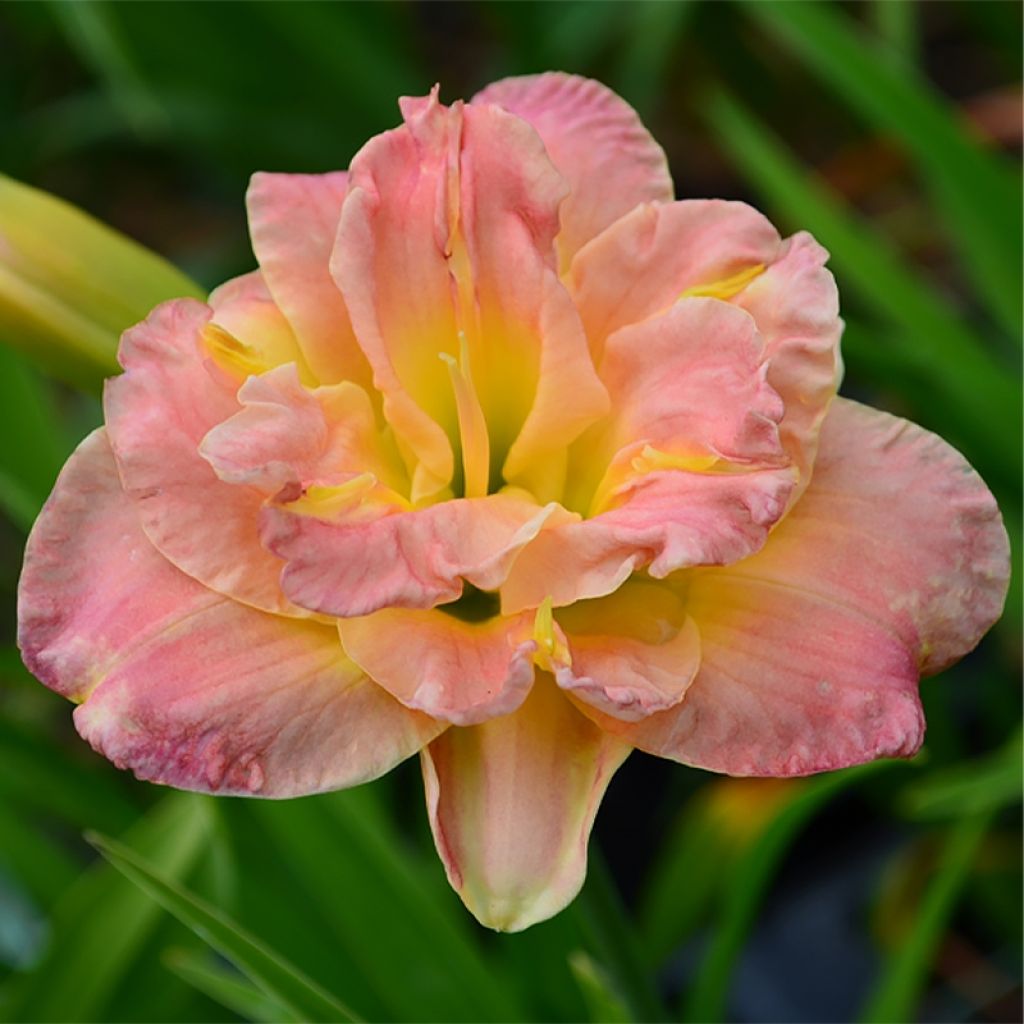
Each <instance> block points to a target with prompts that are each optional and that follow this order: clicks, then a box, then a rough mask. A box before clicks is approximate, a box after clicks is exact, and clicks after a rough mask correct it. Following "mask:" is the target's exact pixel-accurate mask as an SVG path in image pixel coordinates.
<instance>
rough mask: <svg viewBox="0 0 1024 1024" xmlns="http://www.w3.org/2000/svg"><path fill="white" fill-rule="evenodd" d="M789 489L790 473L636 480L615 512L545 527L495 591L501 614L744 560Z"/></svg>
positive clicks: (678, 472) (669, 473)
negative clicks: (643, 573)
mask: <svg viewBox="0 0 1024 1024" xmlns="http://www.w3.org/2000/svg"><path fill="white" fill-rule="evenodd" d="M793 485H794V474H793V472H792V471H791V470H788V469H763V470H754V471H751V472H745V473H694V472H689V471H687V470H682V469H675V470H664V471H655V472H650V473H646V474H644V475H642V476H638V477H636V478H635V480H634V481H632V482H631V483H630V484H629V485H628V487H627V489H626V491H625V492H624V493H622V494H621V495H620V497H621V500H622V504H620V505H619V506H618V507H616V508H613V509H611V510H610V511H607V512H602V513H601V514H600V515H597V516H594V518H592V519H586V520H582V521H576V522H570V523H562V524H555V525H552V527H551V528H550V529H546V530H542V531H541V532H540V533H539V534H538V535H537V537H536V538H535V539H534V540H533V541H532V542H531V543H530V544H529V545H528V546H527V547H526V548H525V549H524V550H523V551H522V552H521V553H520V554H519V556H518V557H517V558H516V560H515V562H514V563H513V565H512V568H511V570H510V572H509V574H508V578H507V579H506V580H505V582H504V583H503V584H502V585H501V606H502V611H503V612H504V613H505V614H508V615H511V614H514V613H515V612H518V611H520V610H522V609H523V608H533V607H536V606H537V605H539V604H540V603H541V602H542V601H543V600H544V599H545V598H546V597H550V598H551V599H552V601H553V603H554V604H555V606H559V605H568V604H572V602H574V601H580V600H584V599H586V598H592V597H603V596H604V595H605V594H610V593H611V592H612V591H613V590H615V589H617V588H618V587H619V585H620V584H622V583H623V582H624V581H625V580H627V579H628V578H629V576H630V575H631V574H632V573H633V572H635V571H637V570H638V569H640V568H642V567H643V566H645V565H646V566H647V567H648V572H649V573H650V575H651V576H653V577H655V578H656V579H662V578H664V577H665V576H667V575H668V574H669V573H671V572H675V571H676V570H677V569H682V568H687V567H692V566H702V565H728V564H729V563H731V562H735V561H738V560H739V559H741V558H745V557H746V556H748V555H750V554H751V553H752V552H754V551H757V550H758V549H759V548H760V547H761V546H762V545H763V544H764V542H765V540H766V539H767V537H768V531H769V530H770V529H771V527H772V526H774V525H775V523H776V522H778V520H779V518H780V517H781V516H782V514H783V512H784V511H785V508H786V503H787V501H788V499H789V495H790V493H791V492H792V490H793Z"/></svg>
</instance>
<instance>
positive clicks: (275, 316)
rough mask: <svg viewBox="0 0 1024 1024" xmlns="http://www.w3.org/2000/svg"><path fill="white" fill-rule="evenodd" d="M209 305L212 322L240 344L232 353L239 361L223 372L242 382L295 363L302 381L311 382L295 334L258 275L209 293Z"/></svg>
mask: <svg viewBox="0 0 1024 1024" xmlns="http://www.w3.org/2000/svg"><path fill="white" fill-rule="evenodd" d="M208 301H209V306H210V309H212V310H213V316H212V318H211V319H212V322H213V323H214V324H215V325H217V326H218V327H220V328H222V329H223V330H225V331H227V332H228V334H229V335H231V338H232V339H234V340H235V341H237V342H238V343H239V345H238V346H234V350H233V351H234V352H237V353H238V355H239V357H240V358H239V359H238V360H236V361H235V362H234V364H233V365H232V364H231V363H230V361H229V362H228V363H227V364H225V365H222V369H225V370H227V371H228V372H230V373H232V375H234V376H239V377H241V378H243V379H244V377H245V376H246V375H247V374H249V373H262V372H265V371H266V370H269V369H270V368H271V367H275V366H281V365H283V364H286V363H295V365H296V366H297V368H298V371H299V374H300V376H301V377H302V378H303V380H305V381H306V382H308V383H313V382H314V381H313V377H312V372H311V371H310V369H309V366H308V365H307V363H306V359H305V357H304V356H303V354H302V349H301V348H300V347H299V343H298V341H297V340H296V337H295V333H294V332H293V331H292V329H291V326H290V324H289V323H288V321H287V320H286V319H285V317H284V314H283V313H282V312H281V310H280V309H279V308H278V306H277V304H276V303H275V302H274V300H273V298H271V295H270V292H269V291H267V285H266V282H265V281H264V280H263V275H262V274H261V273H260V271H258V270H254V271H252V272H251V273H249V274H243V275H242V276H241V277H235V278H232V279H231V280H230V281H227V282H225V283H224V284H222V285H221V286H220V287H219V288H215V289H214V290H213V291H212V292H211V293H210V298H209V300H208ZM239 349H240V350H241V351H239Z"/></svg>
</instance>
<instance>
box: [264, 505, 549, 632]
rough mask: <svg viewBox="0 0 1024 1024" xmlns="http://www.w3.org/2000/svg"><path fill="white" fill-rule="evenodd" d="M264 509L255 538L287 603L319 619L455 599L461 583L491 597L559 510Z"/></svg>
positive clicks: (439, 507) (502, 507)
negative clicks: (275, 560)
mask: <svg viewBox="0 0 1024 1024" xmlns="http://www.w3.org/2000/svg"><path fill="white" fill-rule="evenodd" d="M329 493H330V492H329V491H328V492H327V496H328V502H321V503H319V506H318V503H317V502H312V503H307V504H306V505H305V506H303V505H300V503H298V502H296V503H295V504H293V505H288V504H274V505H269V506H267V508H266V509H265V510H264V512H263V517H262V537H263V541H264V543H265V544H266V545H267V547H268V548H269V549H270V550H271V551H273V552H274V553H275V554H277V555H278V556H279V557H281V558H283V559H284V560H285V561H286V562H287V566H286V568H285V570H284V573H283V575H282V577H281V585H282V586H283V588H284V591H285V593H286V594H288V596H289V597H290V598H291V600H293V601H295V602H296V603H297V604H299V605H302V606H303V607H305V608H309V609H312V610H315V611H318V612H322V613H323V614H325V615H335V616H341V617H352V616H359V615H369V614H370V613H371V612H375V611H379V610H380V609H382V608H387V607H399V608H432V607H433V606H434V605H437V604H445V603H448V602H450V601H454V600H456V599H457V598H458V597H459V595H460V594H461V593H462V587H463V580H467V581H469V582H470V583H472V584H473V585H474V586H476V587H479V588H480V589H481V590H494V589H496V588H497V587H498V586H499V585H500V583H501V582H502V581H503V580H504V578H505V575H506V574H507V571H508V567H509V565H510V564H511V562H512V561H513V559H514V558H515V556H516V554H517V553H518V552H519V551H520V550H521V549H522V548H523V547H524V546H525V545H526V544H528V543H529V542H530V541H531V540H532V539H533V538H534V537H535V536H536V535H537V533H538V532H539V531H540V530H541V529H542V527H543V526H544V524H545V523H546V522H547V521H549V520H552V521H555V520H557V519H558V516H559V509H558V508H557V507H556V506H554V505H548V506H545V507H543V508H539V507H538V506H537V505H535V504H533V503H532V502H529V501H524V500H521V499H518V498H513V497H508V496H506V495H502V494H492V495H489V496H488V497H486V498H474V499H461V498H460V499H457V500H454V501H447V502H442V503H440V504H437V505H431V506H429V507H427V508H423V509H417V510H413V511H404V510H402V509H400V508H398V507H397V506H394V505H388V504H386V503H383V502H382V503H380V504H376V505H375V504H374V503H367V502H365V501H363V502H362V503H361V504H346V505H341V506H338V507H337V509H336V510H335V509H333V508H332V506H331V505H330V504H329Z"/></svg>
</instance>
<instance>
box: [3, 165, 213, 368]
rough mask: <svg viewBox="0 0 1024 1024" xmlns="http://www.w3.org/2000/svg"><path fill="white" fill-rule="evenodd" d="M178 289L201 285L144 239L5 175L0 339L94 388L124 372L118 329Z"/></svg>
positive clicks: (196, 293) (191, 292)
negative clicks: (141, 241) (118, 357)
mask: <svg viewBox="0 0 1024 1024" xmlns="http://www.w3.org/2000/svg"><path fill="white" fill-rule="evenodd" d="M179 296H192V297H195V298H202V297H203V293H202V290H201V289H200V288H199V287H198V285H196V284H194V283H193V282H192V281H190V280H189V279H188V278H187V277H185V275H184V274H182V273H181V272H180V271H178V270H176V269H175V268H174V267H173V266H171V264H170V263H168V262H167V261H166V260H164V259H163V258H162V257H160V256H157V255H156V254H155V253H153V252H150V251H149V250H148V249H146V248H145V247H144V246H142V245H139V244H138V243H137V242H134V241H132V240H131V239H130V238H127V237H126V236H124V235H122V234H120V233H119V232H117V231H114V230H113V229H112V228H109V227H107V226H106V225H104V224H101V223H100V222H99V221H97V220H95V219H94V218H92V217H90V216H89V215H88V214H87V213H84V212H83V211H82V210H79V209H77V208H76V207H74V206H72V205H71V204H70V203H66V202H64V201H63V200H61V199H58V198H57V197H56V196H52V195H48V194H47V193H46V192H41V191H39V190H38V189H34V188H31V187H29V186H28V185H23V184H21V183H20V182H17V181H14V180H13V179H12V178H8V177H6V176H5V175H0V342H2V343H6V344H9V345H13V346H15V347H18V348H21V349H22V350H23V351H25V352H26V353H27V354H28V355H29V356H30V357H31V358H32V359H33V360H36V361H39V362H41V363H42V364H43V366H44V368H46V369H48V370H49V371H51V372H53V373H55V374H56V375H58V376H60V377H63V378H64V379H67V380H69V381H71V383H74V384H84V385H89V386H93V387H95V386H97V385H98V383H99V381H100V380H102V378H103V377H106V376H110V375H111V374H113V373H116V372H117V371H118V366H117V360H116V353H117V343H118V338H119V337H120V335H121V332H122V331H123V330H124V329H125V328H126V327H130V326H131V325H132V324H134V323H137V322H138V321H139V320H142V319H143V318H144V317H145V316H146V314H147V313H148V312H149V311H150V310H151V309H152V308H153V307H154V306H155V305H157V304H158V303H160V302H162V301H164V300H165V299H171V298H176V297H179Z"/></svg>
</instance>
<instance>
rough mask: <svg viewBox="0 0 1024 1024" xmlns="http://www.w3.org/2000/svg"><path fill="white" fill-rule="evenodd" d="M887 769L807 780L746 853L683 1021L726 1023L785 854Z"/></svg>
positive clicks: (732, 878)
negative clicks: (826, 812)
mask: <svg viewBox="0 0 1024 1024" xmlns="http://www.w3.org/2000/svg"><path fill="white" fill-rule="evenodd" d="M883 767H885V762H877V761H876V762H874V763H872V764H866V765H861V766H859V767H857V768H848V769H847V770H845V771H841V772H833V773H832V774H830V775H823V776H820V777H818V778H815V779H811V780H808V781H807V782H805V783H804V784H803V785H804V791H803V793H801V795H800V796H799V797H797V798H796V799H795V800H793V801H792V802H791V803H789V804H787V805H786V806H785V807H784V808H783V809H782V811H781V812H780V813H779V815H778V816H777V817H776V818H775V820H774V821H773V822H772V823H771V824H770V825H768V826H767V827H766V828H765V830H764V831H763V832H762V833H761V835H760V836H759V837H758V839H757V840H756V841H755V842H754V843H753V844H751V846H749V847H748V848H747V851H746V853H745V854H744V855H743V857H742V858H740V859H739V861H737V863H736V866H735V868H734V869H733V871H732V873H731V876H730V879H729V882H728V885H727V887H726V889H725V900H724V902H723V904H722V906H721V908H720V910H719V914H718V922H717V926H716V928H715V930H714V933H713V934H712V937H711V943H710V945H709V947H708V951H707V953H706V954H705V957H704V960H703V962H702V963H701V965H700V967H699V969H698V970H697V972H696V974H695V976H694V983H693V986H692V987H691V988H690V990H689V992H688V993H686V995H685V999H684V1005H683V1017H682V1019H683V1020H685V1021H697V1022H700V1021H709V1020H722V1019H723V1018H724V1014H725V1003H726V999H727V997H728V994H729V981H730V979H731V977H732V972H733V969H734V967H735V966H736V961H737V959H738V958H739V955H740V953H741V952H742V950H743V944H744V943H745V942H746V939H747V935H748V934H749V932H750V929H751V927H752V925H753V923H754V919H755V917H756V915H757V911H758V908H759V907H760V906H761V902H762V900H763V899H764V895H765V893H766V891H767V888H768V885H769V883H770V882H771V880H772V879H773V878H774V877H775V874H776V872H777V870H778V868H779V866H780V864H781V863H782V858H783V857H784V856H785V854H786V851H787V850H788V849H789V848H790V846H791V844H792V842H793V840H794V839H795V838H796V836H797V834H798V833H799V832H800V830H801V829H802V828H803V826H804V825H805V824H806V823H807V822H808V821H809V820H810V818H811V817H812V816H813V815H814V814H815V813H816V812H817V811H818V810H819V809H820V808H821V807H822V806H824V804H825V803H827V802H828V800H830V799H831V798H832V797H833V796H835V795H836V794H837V793H839V792H840V791H841V790H843V789H845V788H846V787H848V786H849V785H851V784H852V783H854V782H856V781H859V780H860V779H862V778H863V777H864V776H865V775H867V774H870V773H872V772H875V771H878V770H880V768H883Z"/></svg>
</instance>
